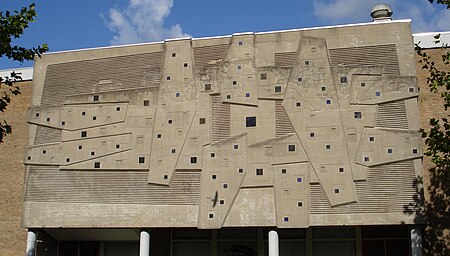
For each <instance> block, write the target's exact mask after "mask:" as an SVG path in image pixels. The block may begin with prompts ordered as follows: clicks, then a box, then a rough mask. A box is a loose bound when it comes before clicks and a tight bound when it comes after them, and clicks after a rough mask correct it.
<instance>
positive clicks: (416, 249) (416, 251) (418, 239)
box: [410, 227, 422, 256]
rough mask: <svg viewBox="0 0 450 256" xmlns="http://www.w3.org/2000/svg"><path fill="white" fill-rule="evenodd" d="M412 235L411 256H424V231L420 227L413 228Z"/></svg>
mask: <svg viewBox="0 0 450 256" xmlns="http://www.w3.org/2000/svg"><path fill="white" fill-rule="evenodd" d="M410 235H411V256H422V230H421V229H420V227H412V228H411V231H410Z"/></svg>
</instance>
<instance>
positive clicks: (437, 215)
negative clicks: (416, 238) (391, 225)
mask: <svg viewBox="0 0 450 256" xmlns="http://www.w3.org/2000/svg"><path fill="white" fill-rule="evenodd" d="M428 173H429V177H430V180H429V184H428V185H427V194H428V198H426V199H425V200H424V198H423V195H424V187H423V178H422V177H418V178H417V179H416V181H415V184H414V186H415V187H416V189H417V192H418V193H417V196H416V197H415V198H414V201H415V202H414V203H411V204H409V205H406V206H404V212H405V213H406V214H416V218H415V223H418V224H424V230H423V240H422V241H423V253H424V255H450V214H449V212H450V197H449V192H450V172H449V171H447V172H437V171H436V169H435V168H432V169H429V170H428Z"/></svg>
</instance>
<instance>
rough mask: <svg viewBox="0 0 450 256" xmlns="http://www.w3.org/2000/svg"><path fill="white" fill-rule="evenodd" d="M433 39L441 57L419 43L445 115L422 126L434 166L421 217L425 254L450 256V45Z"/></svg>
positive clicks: (430, 84) (447, 3)
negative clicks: (430, 53) (428, 52)
mask: <svg viewBox="0 0 450 256" xmlns="http://www.w3.org/2000/svg"><path fill="white" fill-rule="evenodd" d="M429 2H430V3H433V2H434V0H429ZM436 3H437V4H442V5H444V6H446V7H447V9H450V1H443V0H437V1H436ZM434 39H435V43H436V44H438V45H437V46H442V47H441V50H442V52H441V56H440V57H439V58H438V59H436V58H432V56H429V55H428V54H427V52H426V51H424V50H423V49H421V48H420V47H418V46H416V50H417V54H418V55H419V56H420V60H419V62H420V63H422V69H425V70H427V71H428V73H429V76H428V77H427V85H428V87H429V89H430V90H431V91H432V92H433V93H435V94H436V95H439V96H440V98H441V100H442V102H443V105H442V109H436V110H435V112H436V113H440V114H442V113H443V114H444V117H443V118H441V119H438V118H435V117H432V118H430V120H429V127H428V128H426V129H421V132H422V137H423V138H424V139H425V144H426V147H427V148H426V151H425V155H426V156H428V157H430V159H431V161H432V163H433V164H434V166H433V167H432V168H431V169H428V170H425V171H427V172H428V176H429V180H428V183H427V187H426V190H427V192H428V193H427V195H428V196H427V197H426V200H424V201H423V200H418V201H421V202H420V205H421V206H422V207H421V212H420V214H419V216H418V218H419V219H418V220H419V222H421V223H425V230H424V239H423V241H424V244H423V246H424V254H425V255H450V215H449V214H448V212H449V211H450V123H449V112H448V110H449V107H450V48H449V45H444V44H443V43H442V42H441V40H440V35H436V36H435V37H434ZM436 100H438V99H436Z"/></svg>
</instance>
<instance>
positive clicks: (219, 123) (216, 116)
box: [211, 95, 231, 142]
mask: <svg viewBox="0 0 450 256" xmlns="http://www.w3.org/2000/svg"><path fill="white" fill-rule="evenodd" d="M211 106H212V111H211V116H212V117H211V118H212V124H211V125H212V129H211V130H212V141H213V142H216V141H220V140H225V139H228V138H230V112H231V111H230V104H223V103H222V100H221V99H220V95H214V96H212V97H211Z"/></svg>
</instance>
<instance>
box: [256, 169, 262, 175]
mask: <svg viewBox="0 0 450 256" xmlns="http://www.w3.org/2000/svg"><path fill="white" fill-rule="evenodd" d="M256 175H258V176H260V175H264V170H263V169H256Z"/></svg>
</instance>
